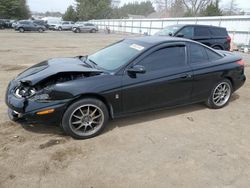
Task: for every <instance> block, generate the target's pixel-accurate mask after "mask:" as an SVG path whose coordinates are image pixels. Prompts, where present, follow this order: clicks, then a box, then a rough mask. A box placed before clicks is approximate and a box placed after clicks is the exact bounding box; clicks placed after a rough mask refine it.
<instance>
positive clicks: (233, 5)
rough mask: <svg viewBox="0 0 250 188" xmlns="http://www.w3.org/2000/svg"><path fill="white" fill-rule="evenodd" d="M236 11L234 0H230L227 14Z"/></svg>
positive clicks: (233, 13) (236, 6)
mask: <svg viewBox="0 0 250 188" xmlns="http://www.w3.org/2000/svg"><path fill="white" fill-rule="evenodd" d="M237 11H238V5H237V4H236V2H235V0H231V1H230V4H229V8H228V11H227V13H228V15H229V16H231V15H235V14H236V13H237Z"/></svg>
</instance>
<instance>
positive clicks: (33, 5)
mask: <svg viewBox="0 0 250 188" xmlns="http://www.w3.org/2000/svg"><path fill="white" fill-rule="evenodd" d="M135 1H139V2H140V1H145V0H121V4H124V3H127V2H135ZM27 2H28V5H29V7H30V9H31V11H37V12H46V11H60V12H65V10H66V9H67V7H68V6H69V5H72V4H74V2H75V1H74V0H27ZM229 2H230V0H222V5H226V4H227V3H229ZM236 3H237V4H238V5H239V8H243V9H250V2H249V0H236Z"/></svg>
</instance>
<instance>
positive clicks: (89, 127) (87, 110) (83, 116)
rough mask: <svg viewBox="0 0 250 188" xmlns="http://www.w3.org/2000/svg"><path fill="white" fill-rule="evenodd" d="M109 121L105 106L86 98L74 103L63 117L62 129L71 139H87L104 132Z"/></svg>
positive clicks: (100, 102)
mask: <svg viewBox="0 0 250 188" xmlns="http://www.w3.org/2000/svg"><path fill="white" fill-rule="evenodd" d="M108 119H109V113H108V110H107V107H106V106H105V104H104V103H103V102H102V101H100V100H97V99H92V98H86V99H82V100H79V101H77V102H75V103H73V104H72V105H71V106H69V108H68V109H67V110H66V112H65V113H64V115H63V119H62V128H63V130H64V131H65V132H66V133H67V134H69V135H70V136H71V137H73V138H76V139H87V138H91V137H94V136H96V135H98V134H100V133H101V132H102V130H103V129H104V127H105V126H106V124H107V122H108Z"/></svg>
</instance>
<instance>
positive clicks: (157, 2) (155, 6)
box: [0, 0, 244, 21]
mask: <svg viewBox="0 0 250 188" xmlns="http://www.w3.org/2000/svg"><path fill="white" fill-rule="evenodd" d="M220 1H221V0H151V1H150V0H148V1H144V2H140V3H138V2H133V3H126V4H124V5H123V6H121V7H114V6H112V0H75V6H72V5H71V6H69V7H68V9H67V11H66V12H65V13H64V14H63V19H64V20H72V21H78V20H91V19H109V18H117V19H119V18H127V17H128V15H130V14H131V15H142V16H145V17H147V16H149V15H150V14H151V13H154V12H157V13H162V15H163V17H183V16H187V17H188V16H221V15H236V14H238V15H239V14H244V12H241V11H240V9H239V8H238V7H237V3H236V0H230V1H229V3H228V6H227V7H223V8H222V7H220ZM41 5H42V2H41ZM157 13H156V14H157ZM44 15H50V14H49V12H47V13H46V14H44ZM0 18H7V19H27V18H30V10H29V7H28V6H27V2H26V0H0Z"/></svg>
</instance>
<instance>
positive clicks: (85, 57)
mask: <svg viewBox="0 0 250 188" xmlns="http://www.w3.org/2000/svg"><path fill="white" fill-rule="evenodd" d="M79 59H80V60H81V61H82V62H83V63H85V64H86V65H88V67H90V68H93V66H92V64H90V63H88V62H87V60H88V56H87V55H86V56H79Z"/></svg>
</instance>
